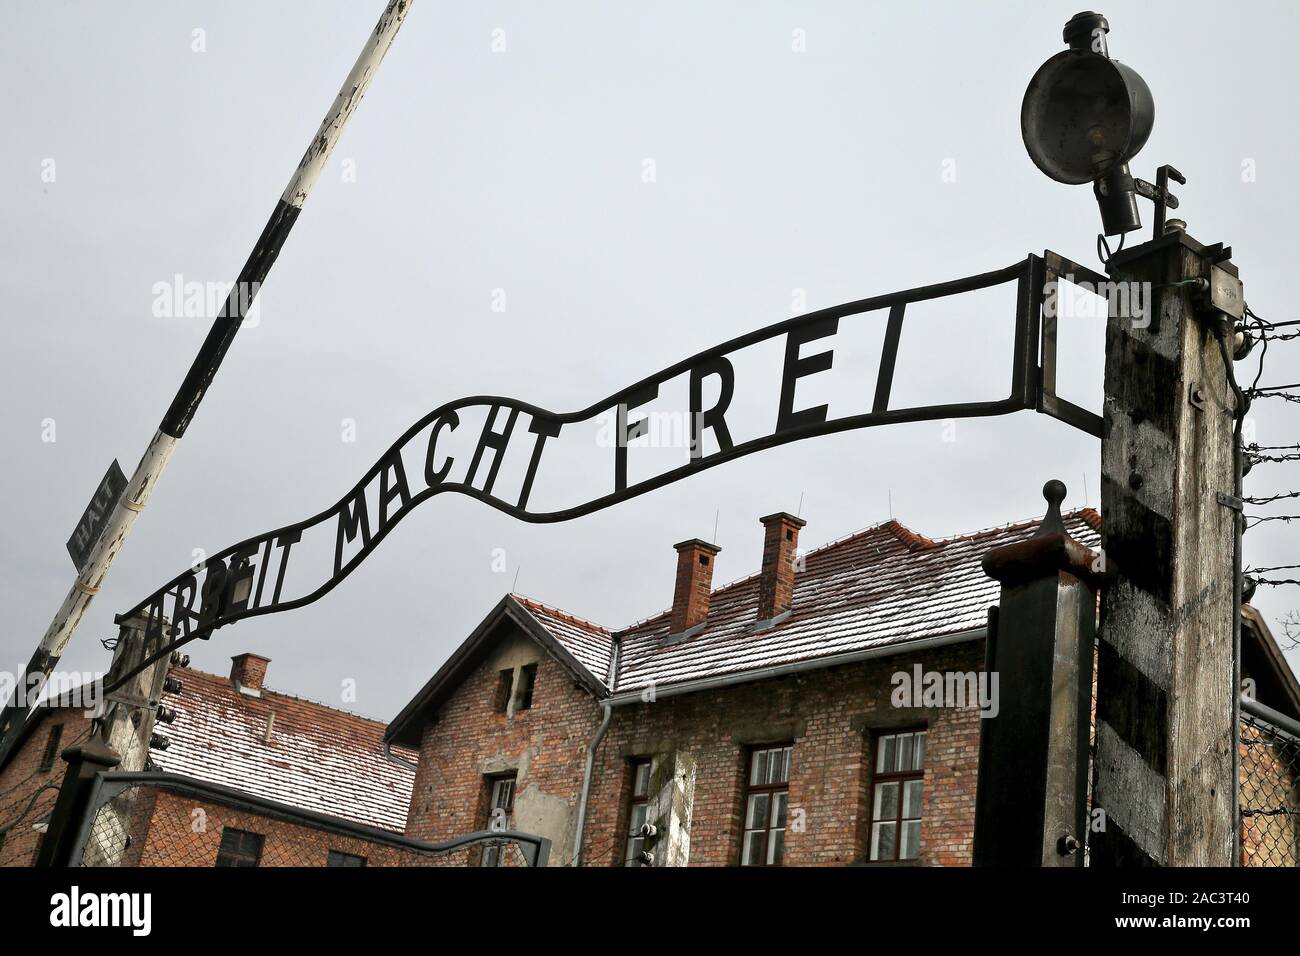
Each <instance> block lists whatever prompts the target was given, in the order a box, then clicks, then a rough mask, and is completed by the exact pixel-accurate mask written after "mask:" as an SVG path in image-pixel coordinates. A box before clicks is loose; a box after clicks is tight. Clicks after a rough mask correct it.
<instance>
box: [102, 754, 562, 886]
mask: <svg viewBox="0 0 1300 956" xmlns="http://www.w3.org/2000/svg"><path fill="white" fill-rule="evenodd" d="M83 828H84V837H85V842H84V846H83V847H82V849H81V854H80V860H81V865H82V866H99V867H103V866H168V867H175V866H194V867H214V866H219V867H225V866H229V867H254V866H258V867H265V866H276V867H278V866H300V867H332V866H338V867H362V866H408V867H409V866H438V867H456V866H460V867H471V866H472V867H478V866H510V867H527V866H537V865H545V863H546V858H547V850H548V849H549V844H548V843H547V841H545V840H543V839H541V838H539V837H535V836H533V835H531V834H520V833H503V834H494V833H475V834H469V835H467V836H465V837H463V838H461V839H459V840H453V841H448V842H447V843H440V844H432V843H422V842H420V841H417V840H410V839H407V838H406V837H404V836H402V835H400V834H396V833H388V832H386V831H379V830H375V829H373V828H370V827H364V826H360V825H354V824H350V823H348V822H347V821H343V820H339V819H337V818H325V817H321V816H319V815H314V814H309V813H305V812H301V811H296V810H295V809H294V808H289V807H284V806H283V805H272V804H271V803H270V802H269V801H262V800H257V799H255V798H246V799H244V800H236V799H232V798H231V795H230V794H229V793H224V792H223V793H220V794H215V793H211V792H205V789H204V788H202V787H199V786H193V785H192V784H191V785H187V786H176V785H172V784H169V783H159V782H154V781H150V782H131V781H129V780H122V779H120V778H118V779H113V778H112V775H110V776H109V779H107V780H106V781H105V783H104V784H103V785H102V786H101V789H100V791H99V795H98V798H97V799H96V800H95V801H94V808H93V809H92V811H91V814H90V821H89V825H88V826H86V825H85V824H83Z"/></svg>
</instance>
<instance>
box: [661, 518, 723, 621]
mask: <svg viewBox="0 0 1300 956" xmlns="http://www.w3.org/2000/svg"><path fill="white" fill-rule="evenodd" d="M673 547H674V548H676V549H677V585H676V586H675V587H674V588H673V613H672V618H671V621H670V624H669V630H668V632H669V634H671V635H677V634H681V633H682V632H683V631H689V630H690V629H691V628H693V627H695V626H697V625H700V624H703V623H704V622H705V620H706V619H707V618H708V616H709V591H710V590H711V589H712V588H713V559H714V557H715V556H716V555H717V553H718V552H719V551H721V550H722V549H721V548H719V547H718V546H717V545H716V544H709V543H708V542H707V541H701V540H700V539H699V538H692V539H691V540H690V541H683V542H682V543H681V544H675V545H673Z"/></svg>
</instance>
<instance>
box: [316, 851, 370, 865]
mask: <svg viewBox="0 0 1300 956" xmlns="http://www.w3.org/2000/svg"><path fill="white" fill-rule="evenodd" d="M352 860H355V861H356V862H355V863H353V862H349V861H352ZM368 862H369V861H368V860H367V859H366V857H364V856H362V855H361V854H359V853H347V852H345V851H343V850H328V851H327V852H326V855H325V866H326V867H329V868H334V869H345V868H349V867H353V868H355V867H362V866H366V865H367V864H368Z"/></svg>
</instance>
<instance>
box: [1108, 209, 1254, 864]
mask: <svg viewBox="0 0 1300 956" xmlns="http://www.w3.org/2000/svg"><path fill="white" fill-rule="evenodd" d="M1181 226H1182V224H1181V223H1179V222H1177V221H1176V220H1170V222H1169V223H1168V224H1167V226H1166V233H1165V235H1163V236H1161V237H1160V238H1159V239H1155V240H1153V241H1151V242H1147V243H1144V244H1143V245H1140V246H1137V247H1135V248H1133V249H1126V250H1124V251H1123V252H1121V253H1117V254H1115V255H1114V256H1112V257H1111V259H1110V263H1109V267H1108V268H1109V271H1110V273H1111V276H1112V279H1114V280H1115V281H1117V282H1119V283H1132V284H1134V285H1135V286H1144V287H1145V289H1146V290H1147V291H1146V292H1144V293H1143V294H1142V295H1141V301H1142V302H1144V303H1146V305H1147V314H1146V315H1144V316H1125V315H1121V314H1118V311H1117V309H1116V307H1115V302H1114V301H1113V300H1112V303H1111V316H1110V319H1109V322H1108V326H1107V332H1106V398H1105V437H1104V439H1103V442H1102V479H1101V513H1102V532H1101V533H1102V546H1103V549H1104V556H1103V557H1104V560H1105V562H1106V564H1107V570H1108V571H1111V572H1114V574H1113V577H1112V579H1111V581H1110V583H1109V584H1108V586H1107V587H1106V589H1105V592H1104V595H1103V600H1102V623H1101V630H1100V632H1099V634H1098V642H1097V756H1096V764H1097V768H1096V769H1097V783H1096V788H1095V790H1094V794H1093V807H1094V814H1096V812H1097V810H1098V809H1099V810H1101V811H1104V820H1101V818H1100V817H1099V820H1101V823H1100V825H1098V826H1096V827H1094V832H1093V833H1092V840H1091V855H1090V862H1091V864H1092V865H1093V866H1150V865H1156V866H1186V865H1198V866H1231V865H1232V864H1233V861H1234V852H1235V846H1236V839H1235V838H1236V829H1237V811H1236V801H1237V780H1236V772H1235V771H1236V765H1235V762H1234V756H1235V754H1236V750H1237V736H1238V728H1237V716H1236V699H1237V696H1238V693H1239V691H1238V688H1237V687H1236V685H1235V679H1234V646H1233V645H1234V620H1235V619H1236V617H1237V615H1238V614H1239V613H1240V611H1239V608H1238V600H1239V598H1238V595H1237V594H1236V593H1235V591H1236V588H1235V584H1234V574H1233V562H1234V558H1233V542H1234V528H1235V523H1236V519H1237V515H1238V513H1239V511H1240V508H1241V501H1240V499H1239V498H1238V497H1237V496H1236V495H1237V492H1236V465H1235V459H1234V446H1235V442H1236V439H1235V437H1234V419H1235V415H1236V414H1237V408H1236V404H1237V403H1236V397H1235V395H1234V393H1233V389H1232V388H1231V383H1230V378H1229V374H1228V373H1229V372H1230V367H1228V366H1225V358H1226V356H1227V354H1228V352H1230V351H1231V347H1230V346H1229V348H1228V350H1227V351H1224V350H1221V349H1220V347H1219V340H1220V339H1221V338H1222V337H1223V336H1225V335H1227V336H1231V335H1232V324H1231V322H1229V321H1227V317H1226V315H1225V314H1224V313H1223V311H1221V310H1222V308H1225V307H1227V308H1231V305H1230V304H1229V303H1228V301H1227V300H1226V299H1225V298H1224V297H1223V296H1221V295H1220V292H1221V291H1223V290H1230V289H1231V288H1233V287H1235V288H1236V289H1237V291H1238V292H1240V280H1239V279H1238V278H1237V270H1236V267H1235V266H1234V265H1233V264H1232V263H1231V262H1230V261H1228V258H1227V257H1228V255H1229V254H1230V250H1227V249H1224V248H1223V247H1222V244H1216V245H1212V246H1206V245H1202V244H1201V243H1199V242H1197V241H1196V240H1194V239H1192V238H1191V237H1190V236H1188V235H1187V234H1186V232H1185V231H1184V230H1183V228H1182V227H1181ZM1130 301H1133V299H1132V297H1131V296H1130ZM1135 319H1137V321H1135ZM1228 361H1230V359H1228Z"/></svg>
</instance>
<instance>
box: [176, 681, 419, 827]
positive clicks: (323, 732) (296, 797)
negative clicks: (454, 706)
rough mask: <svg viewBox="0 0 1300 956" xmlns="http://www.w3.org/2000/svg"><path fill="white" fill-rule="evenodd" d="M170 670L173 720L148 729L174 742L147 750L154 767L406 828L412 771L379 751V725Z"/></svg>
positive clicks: (350, 817) (408, 756) (325, 811)
mask: <svg viewBox="0 0 1300 956" xmlns="http://www.w3.org/2000/svg"><path fill="white" fill-rule="evenodd" d="M170 673H171V675H172V676H174V677H176V678H178V679H179V680H180V681H181V685H182V688H181V692H180V693H179V694H167V695H166V696H165V697H164V702H165V704H166V705H167V706H168V707H171V708H174V709H175V710H176V713H177V716H176V720H175V721H174V722H173V723H170V724H164V723H159V724H157V725H156V727H155V732H156V733H159V734H162V735H163V736H165V737H167V738H168V739H169V740H170V741H171V743H170V745H169V746H168V748H167V749H166V750H152V751H151V752H150V759H151V760H152V762H153V764H154V765H155V766H156V767H158V768H159V769H161V770H165V771H169V772H171V773H177V774H184V775H185V776H188V777H193V778H196V779H198V780H202V781H204V782H207V783H215V784H221V785H224V786H228V787H232V788H234V789H237V790H241V791H243V792H244V793H250V794H253V795H255V796H258V797H263V798H265V799H268V800H276V801H279V802H280V803H284V804H288V805H290V806H293V807H296V808H298V809H301V810H307V811H311V812H314V813H323V814H328V815H330V816H334V817H339V818H341V819H343V820H349V821H352V822H354V823H360V824H364V825H366V826H372V827H378V828H380V829H384V830H390V831H394V832H397V833H401V832H402V831H403V830H404V829H405V827H406V814H407V810H408V809H409V807H410V802H411V788H412V785H413V784H414V780H415V771H414V770H412V769H411V768H410V767H407V766H400V765H398V764H396V763H394V762H393V761H391V760H389V759H388V757H387V756H386V755H385V753H384V724H383V722H381V721H378V720H371V719H369V718H367V717H361V716H359V715H357V714H352V713H348V712H347V711H344V710H337V709H335V708H333V707H328V706H326V705H325V704H320V703H317V702H315V701H311V700H304V699H303V698H300V697H294V696H291V695H289V694H281V693H277V692H276V691H272V690H268V689H266V688H263V689H262V691H261V696H260V697H253V696H250V695H248V694H243V693H240V692H239V691H237V690H235V688H234V686H233V685H232V684H231V682H230V679H229V678H227V677H219V676H217V675H216V674H208V673H205V672H203V671H199V670H193V669H191V668H188V667H173V668H172V669H171V671H170ZM399 755H400V756H403V757H405V759H407V760H414V757H415V754H413V753H410V752H406V753H400V754H399Z"/></svg>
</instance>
